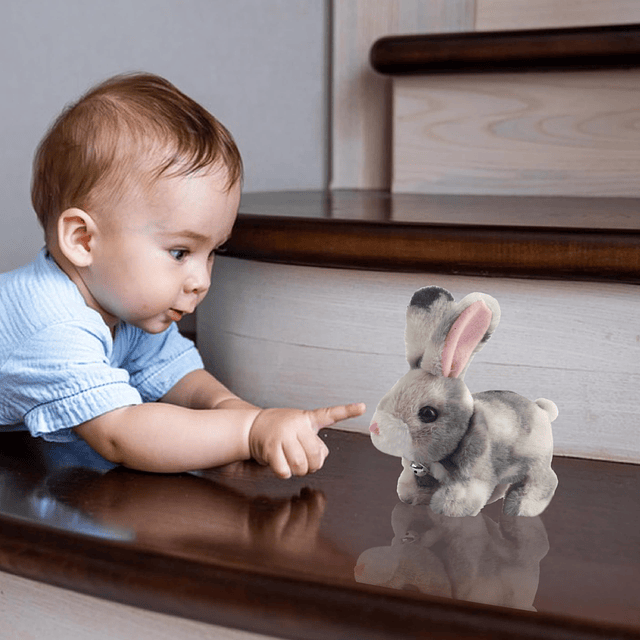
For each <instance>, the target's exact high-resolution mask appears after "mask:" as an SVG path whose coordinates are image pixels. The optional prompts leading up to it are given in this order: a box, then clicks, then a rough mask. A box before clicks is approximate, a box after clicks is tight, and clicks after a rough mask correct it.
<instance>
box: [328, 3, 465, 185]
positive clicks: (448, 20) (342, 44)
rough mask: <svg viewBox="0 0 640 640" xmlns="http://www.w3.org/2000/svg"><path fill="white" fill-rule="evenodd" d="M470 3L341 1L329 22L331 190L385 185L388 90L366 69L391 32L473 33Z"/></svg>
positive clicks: (387, 84) (384, 80) (387, 173)
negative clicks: (373, 50)
mask: <svg viewBox="0 0 640 640" xmlns="http://www.w3.org/2000/svg"><path fill="white" fill-rule="evenodd" d="M474 8H475V0H431V1H430V2H424V1H423V0H382V1H381V0H340V2H334V3H333V19H332V32H333V42H332V107H331V111H332V176H331V186H332V188H336V189H337V188H355V189H380V188H389V185H390V157H391V147H390V140H391V129H390V127H391V117H390V108H391V85H390V81H389V80H388V79H387V78H384V77H381V76H379V75H377V74H376V73H375V72H374V71H373V69H371V67H370V65H369V49H370V47H371V45H372V44H373V42H374V41H375V40H376V39H378V38H380V37H381V36H384V35H387V34H390V33H420V32H441V31H461V30H469V29H472V28H473V23H474Z"/></svg>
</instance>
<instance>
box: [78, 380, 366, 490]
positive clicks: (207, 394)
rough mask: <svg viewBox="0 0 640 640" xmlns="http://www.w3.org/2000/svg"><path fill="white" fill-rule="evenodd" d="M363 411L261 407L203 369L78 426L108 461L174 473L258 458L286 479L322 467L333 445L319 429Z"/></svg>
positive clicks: (361, 408)
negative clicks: (153, 399) (158, 394)
mask: <svg viewBox="0 0 640 640" xmlns="http://www.w3.org/2000/svg"><path fill="white" fill-rule="evenodd" d="M364 410H365V408H364V405H361V404H360V405H347V406H338V407H330V408H324V409H316V410H314V411H298V410H295V409H266V410H261V409H259V408H257V407H254V406H253V405H251V404H249V403H246V402H244V401H243V400H240V399H239V398H238V397H237V396H235V395H234V394H232V393H231V392H230V391H229V390H228V389H226V388H225V387H224V386H223V385H222V384H220V383H219V382H218V381H217V380H215V378H213V376H210V374H208V373H206V372H204V371H202V372H193V373H192V374H189V375H187V376H185V378H183V380H181V381H180V382H179V383H178V384H177V385H176V386H175V387H174V388H173V389H171V391H169V393H168V394H167V395H166V396H165V397H164V398H163V402H159V403H146V404H140V405H133V406H129V407H122V408H120V409H116V410H114V411H111V412H109V413H106V414H104V415H102V416H99V417H97V418H94V419H93V420H89V421H88V422H86V423H84V424H82V425H80V426H79V427H76V429H75V431H76V433H78V435H80V436H81V437H82V438H83V439H84V440H86V441H87V442H88V444H89V445H90V446H91V447H92V448H93V449H95V450H96V451H98V453H100V454H101V455H102V456H104V457H105V458H107V459H108V460H111V461H112V462H115V463H118V464H123V465H125V466H127V467H131V468H134V469H140V470H144V471H157V472H164V473H175V472H181V471H191V470H194V469H204V468H208V467H215V466H220V465H223V464H227V463H229V462H234V461H237V460H246V459H249V458H251V457H253V458H255V459H256V460H257V461H258V462H260V463H261V464H268V465H270V466H271V467H272V469H273V470H274V471H275V473H276V474H278V475H279V476H281V477H284V478H287V477H289V476H291V475H292V474H294V475H304V474H306V473H308V472H310V471H316V470H317V469H319V468H320V467H321V466H322V464H323V463H324V459H325V458H326V455H327V453H328V451H327V448H326V445H325V444H324V442H322V440H321V439H320V438H319V437H318V435H317V432H318V431H319V430H320V429H322V428H323V427H327V426H330V425H331V424H334V423H335V422H338V421H339V420H345V419H347V418H351V417H355V416H358V415H360V414H362V413H363V412H364Z"/></svg>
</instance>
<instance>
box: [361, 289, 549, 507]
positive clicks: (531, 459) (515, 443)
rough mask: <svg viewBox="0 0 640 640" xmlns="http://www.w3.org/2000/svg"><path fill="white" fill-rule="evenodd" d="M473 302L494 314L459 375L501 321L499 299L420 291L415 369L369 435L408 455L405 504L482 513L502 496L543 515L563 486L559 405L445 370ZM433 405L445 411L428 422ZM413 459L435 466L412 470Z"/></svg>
mask: <svg viewBox="0 0 640 640" xmlns="http://www.w3.org/2000/svg"><path fill="white" fill-rule="evenodd" d="M480 303H483V304H480ZM471 305H475V306H474V307H473V310H472V311H473V313H475V310H476V309H479V308H482V309H484V312H483V313H486V307H488V308H489V310H490V311H491V313H492V316H493V318H492V320H491V323H490V326H489V329H488V330H487V331H486V332H485V333H484V335H477V336H476V335H475V334H474V340H477V344H476V341H473V342H469V343H468V344H470V347H469V348H470V349H473V351H472V353H471V356H470V357H469V359H468V361H467V362H466V364H465V366H464V368H463V371H462V375H463V374H464V371H466V368H467V366H468V364H469V362H470V361H471V359H472V358H473V356H474V355H475V354H476V353H477V352H478V351H479V350H480V349H481V348H482V346H483V345H484V343H486V341H487V340H488V339H489V337H490V336H491V334H492V333H493V331H494V329H495V327H496V326H497V323H498V320H499V317H500V307H499V306H498V303H497V302H496V301H495V300H494V299H493V298H491V297H490V296H486V295H485V294H477V293H476V294H470V295H469V296H466V297H465V298H464V299H463V300H462V301H461V302H460V303H457V304H456V303H455V301H454V300H453V297H452V296H451V294H449V293H448V292H447V291H446V290H444V289H441V288H439V287H429V288H425V289H420V290H419V291H418V292H416V293H415V294H414V296H413V298H412V300H411V304H410V305H409V308H408V310H407V332H406V341H407V359H408V361H409V363H410V366H411V369H410V371H409V372H408V373H407V374H405V375H404V376H403V377H402V378H401V379H400V380H399V381H398V382H397V383H396V384H395V385H394V387H393V388H392V389H391V390H390V391H389V392H388V393H387V394H386V395H385V396H384V397H383V398H382V399H381V400H380V403H379V404H378V407H377V409H376V412H375V414H374V417H373V421H372V424H373V423H376V426H377V429H372V436H371V437H372V440H373V443H374V445H375V446H376V447H377V448H379V449H380V450H381V451H384V452H385V453H389V454H391V455H398V456H401V457H403V458H404V460H405V461H406V463H405V462H403V467H404V471H403V473H402V475H401V476H400V478H399V480H398V495H399V496H400V498H401V500H403V501H404V502H409V503H411V504H425V503H426V504H430V506H431V508H432V510H434V511H435V512H436V513H441V514H444V515H448V516H465V515H476V514H477V513H478V512H479V511H480V510H481V509H482V507H483V506H484V505H485V504H487V503H488V502H491V501H494V500H496V499H499V498H500V497H502V496H505V500H504V505H503V510H504V512H505V513H506V514H508V515H527V516H536V515H538V514H540V513H541V512H542V511H543V510H544V509H545V508H546V506H547V505H548V504H549V502H550V500H551V498H552V497H553V493H554V491H555V488H556V486H557V477H556V475H555V473H554V472H553V470H552V469H551V466H550V465H551V459H552V455H553V437H552V433H551V422H552V421H553V420H554V419H555V417H556V416H557V407H556V406H555V404H554V403H553V402H551V401H550V400H544V399H539V400H537V401H536V402H532V401H530V400H528V399H527V398H524V397H522V396H520V395H518V394H517V393H514V392H512V391H484V392H481V393H476V394H473V395H471V394H470V393H469V390H468V389H467V387H466V385H465V384H464V382H463V380H462V375H460V376H458V377H457V378H455V377H443V375H442V366H441V363H440V361H441V358H442V352H443V348H444V345H445V341H446V340H447V336H448V332H449V331H450V329H451V327H452V325H453V324H454V323H455V321H456V319H457V318H458V317H459V315H460V314H461V313H462V312H463V311H464V310H465V309H467V308H468V307H469V306H471ZM485 305H486V306H485ZM470 313H471V312H470ZM473 345H476V346H475V348H474V347H473ZM416 354H420V355H416ZM427 405H428V406H429V407H433V408H434V409H435V410H436V411H437V412H438V417H437V419H436V420H435V421H434V422H429V423H426V424H425V423H424V422H422V421H421V420H420V419H419V417H418V414H419V411H420V409H421V408H422V407H424V406H427ZM422 415H423V416H424V415H425V414H424V413H423V414H422ZM431 417H433V415H430V416H429V418H431ZM411 462H415V463H417V464H420V465H423V466H424V467H425V469H427V470H428V472H429V473H428V474H427V475H426V476H423V477H420V478H418V477H415V476H414V475H413V473H412V471H411V468H410V463H411Z"/></svg>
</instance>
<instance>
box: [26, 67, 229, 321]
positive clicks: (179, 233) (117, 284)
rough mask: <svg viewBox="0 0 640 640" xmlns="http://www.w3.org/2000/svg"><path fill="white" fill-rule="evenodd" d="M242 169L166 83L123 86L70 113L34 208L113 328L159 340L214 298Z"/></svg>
mask: <svg viewBox="0 0 640 640" xmlns="http://www.w3.org/2000/svg"><path fill="white" fill-rule="evenodd" d="M241 181H242V160H241V158H240V154H239V152H238V149H237V147H236V145H235V143H234V141H233V138H232V137H231V135H230V134H229V132H228V131H227V130H226V129H225V128H224V127H223V126H222V125H221V124H220V123H219V122H218V121H217V120H216V119H215V118H214V117H213V116H212V115H211V114H209V113H208V112H207V111H206V110H205V109H204V108H202V107H201V106H200V105H198V104H197V103H196V102H194V101H193V100H191V99H190V98H188V97H187V96H185V95H184V94H183V93H181V92H180V91H178V89H176V88H175V87H174V86H173V85H172V84H170V83H169V82H167V81H166V80H164V79H162V78H159V77H157V76H154V75H149V74H135V75H124V76H117V77H115V78H113V79H111V80H108V81H106V82H104V83H102V84H100V85H98V86H97V87H95V88H94V89H92V90H90V91H89V92H88V93H87V94H86V95H85V96H83V97H82V98H81V99H80V100H79V101H78V102H77V103H76V104H74V105H72V106H71V107H69V108H68V109H66V110H65V111H64V112H63V113H62V115H61V116H60V117H59V118H58V119H57V120H56V122H55V123H54V124H53V126H52V128H51V129H50V130H49V132H48V133H47V135H46V136H45V138H44V140H43V141H42V143H41V145H40V147H39V149H38V151H37V153H36V157H35V161H34V173H33V185H32V200H33V205H34V208H35V210H36V212H37V214H38V218H39V219H40V222H41V223H42V226H43V227H44V229H45V237H46V240H47V247H48V249H49V252H50V254H51V255H52V256H53V258H54V259H55V260H56V262H57V263H58V266H60V267H61V269H62V270H63V271H64V272H65V273H66V274H67V275H68V276H69V277H70V278H71V280H72V281H73V282H74V283H75V284H76V285H77V286H78V289H79V290H80V293H81V294H82V296H83V297H84V299H85V302H86V303H87V305H88V306H90V307H91V308H93V309H95V310H96V311H98V312H99V313H100V314H101V315H102V317H103V319H104V320H105V322H106V323H107V325H109V326H110V327H111V328H112V330H115V326H116V325H117V324H118V322H119V321H121V320H124V321H126V322H128V323H130V324H132V325H134V326H137V327H139V328H141V329H143V330H145V331H148V332H150V333H158V332H160V331H163V330H164V329H166V328H167V327H168V326H169V325H170V324H171V322H173V321H177V320H180V318H181V317H182V316H183V315H184V314H186V313H191V312H192V311H193V310H194V309H195V308H196V306H197V305H198V304H199V303H200V301H201V300H202V298H203V297H204V296H205V295H206V292H207V290H208V289H209V285H210V281H211V268H212V265H213V258H214V252H215V250H216V249H217V248H218V247H219V246H220V245H221V244H222V243H224V242H225V241H226V239H227V238H228V237H229V235H230V233H231V229H232V227H233V223H234V221H235V217H236V214H237V210H238V204H239V200H240V186H241V184H240V183H241Z"/></svg>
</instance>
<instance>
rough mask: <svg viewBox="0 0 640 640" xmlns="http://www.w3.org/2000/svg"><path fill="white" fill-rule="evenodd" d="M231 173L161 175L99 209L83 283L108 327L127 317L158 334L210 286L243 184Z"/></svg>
mask: <svg viewBox="0 0 640 640" xmlns="http://www.w3.org/2000/svg"><path fill="white" fill-rule="evenodd" d="M226 186H227V185H226V174H225V173H224V172H222V171H214V172H210V173H206V174H197V175H193V176H182V177H172V178H161V179H159V180H158V181H157V182H156V183H155V184H154V185H153V186H152V187H151V188H150V189H149V190H147V191H145V192H144V194H142V193H139V194H134V193H132V194H130V195H127V196H125V197H124V198H122V199H121V201H120V202H118V203H117V204H116V205H115V206H114V207H112V208H111V209H109V211H108V222H107V221H106V216H104V217H103V216H101V217H102V219H103V220H104V223H103V224H102V225H101V224H100V218H98V226H99V228H100V233H99V234H98V238H97V241H96V243H95V247H94V249H93V256H94V258H93V263H92V265H91V266H90V267H89V269H88V270H87V273H86V274H85V278H84V280H85V284H86V285H87V286H88V288H89V290H90V292H91V295H92V296H93V298H94V300H95V302H96V303H97V305H98V311H99V312H100V313H101V315H102V316H103V318H104V319H105V322H107V324H108V325H109V326H111V327H115V325H116V324H117V323H118V321H120V320H124V321H125V322H128V323H129V324H132V325H134V326H136V327H139V328H140V329H143V330H144V331H147V332H148V333H160V332H161V331H164V330H165V329H167V328H168V327H169V325H170V324H171V323H172V322H175V321H178V320H180V319H181V318H182V317H183V316H184V315H185V314H187V313H192V312H193V311H194V309H195V308H196V307H197V305H198V304H199V303H200V302H201V301H202V299H203V298H204V296H205V294H206V293H207V291H208V290H209V285H210V282H211V269H212V267H213V259H214V250H215V249H216V248H218V247H219V246H220V245H222V244H224V242H225V241H226V240H227V239H228V238H229V236H230V234H231V229H232V227H233V223H234V221H235V218H236V214H237V211H238V206H239V203H240V187H239V185H235V186H234V187H233V188H232V189H231V190H230V191H227V189H226Z"/></svg>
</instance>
